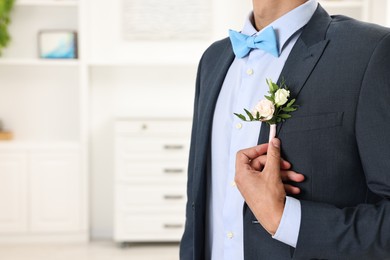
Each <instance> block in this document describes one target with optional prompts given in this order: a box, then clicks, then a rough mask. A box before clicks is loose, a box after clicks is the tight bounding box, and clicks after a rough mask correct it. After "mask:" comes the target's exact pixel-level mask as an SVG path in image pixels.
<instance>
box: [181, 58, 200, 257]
mask: <svg viewBox="0 0 390 260" xmlns="http://www.w3.org/2000/svg"><path fill="white" fill-rule="evenodd" d="M202 60H203V58H202V59H201V61H200V63H199V67H198V72H197V77H196V88H195V99H194V112H193V122H192V131H191V145H190V154H189V162H188V177H187V204H186V223H185V229H184V234H183V237H182V239H181V241H180V259H182V260H189V259H193V255H194V254H193V252H194V248H193V247H194V241H193V237H194V215H193V194H192V183H193V174H194V155H195V150H196V135H197V134H196V133H197V125H198V116H199V115H198V100H199V93H200V71H201V63H202Z"/></svg>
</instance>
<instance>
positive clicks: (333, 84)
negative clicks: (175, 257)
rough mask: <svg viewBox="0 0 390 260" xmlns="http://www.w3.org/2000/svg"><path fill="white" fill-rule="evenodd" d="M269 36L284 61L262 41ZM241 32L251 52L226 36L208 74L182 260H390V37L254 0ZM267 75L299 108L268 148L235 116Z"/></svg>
mask: <svg viewBox="0 0 390 260" xmlns="http://www.w3.org/2000/svg"><path fill="white" fill-rule="evenodd" d="M270 27H272V28H273V31H274V34H275V35H276V45H275V46H276V52H275V51H274V50H275V49H272V48H271V49H272V50H271V51H270V50H269V48H268V49H267V48H265V49H257V46H255V44H254V42H255V41H257V40H258V39H260V40H259V42H261V41H267V39H266V38H264V39H263V38H261V37H263V36H261V34H262V32H264V31H266V30H268V29H267V28H270ZM268 31H269V30H268ZM242 34H243V35H244V36H242V37H244V38H245V41H246V43H247V48H248V49H250V51H248V53H242V52H241V53H240V51H237V50H243V49H242V48H241V49H240V48H238V47H234V48H232V43H231V41H230V40H229V39H224V40H221V41H218V42H216V43H214V44H213V45H211V46H210V47H209V48H208V49H207V50H206V52H205V53H204V55H203V57H202V59H201V62H200V65H199V69H198V75H197V82H196V93H195V107H194V118H193V120H194V121H193V129H192V139H191V150H190V162H189V167H188V187H187V189H188V192H187V196H188V203H187V209H186V211H187V212H186V217H187V220H186V226H185V232H184V235H183V238H182V241H181V245H180V258H181V259H182V260H204V259H213V260H215V259H217V260H223V259H234V260H240V259H245V260H252V259H253V260H254V259H266V260H268V259H277V260H283V259H364V260H366V259H375V260H376V259H390V148H389V145H390V30H389V29H387V28H383V27H380V26H376V25H371V24H366V23H362V22H358V21H356V20H353V19H350V18H348V17H344V16H333V17H330V16H329V15H328V14H327V13H326V12H325V11H324V10H323V8H322V7H321V6H320V5H317V3H316V2H315V0H308V1H306V0H254V1H253V14H252V15H251V16H250V17H249V18H248V21H247V23H246V25H245V26H244V29H243V30H242ZM245 35H246V36H245ZM251 35H253V36H255V37H257V36H259V37H260V38H256V39H255V40H253V39H252V38H249V37H250V36H251ZM271 35H272V33H271ZM240 37H241V36H240ZM247 37H248V38H247ZM233 49H234V50H235V52H236V57H235V56H234V53H233ZM244 49H245V48H244ZM266 78H271V79H273V80H275V81H278V82H279V83H280V82H281V81H282V79H283V80H284V81H285V83H286V85H287V86H288V87H289V89H290V93H291V96H292V97H294V98H296V104H298V105H299V108H298V110H297V111H295V112H293V113H292V118H290V119H288V120H287V121H285V122H284V123H280V124H278V129H277V136H278V139H273V141H271V143H270V144H266V143H267V142H268V133H269V127H268V125H267V124H265V123H262V124H261V127H260V125H259V124H258V123H253V122H251V123H245V122H239V121H237V120H238V118H235V116H234V115H233V113H234V112H241V111H242V108H251V107H253V105H254V104H255V103H253V102H255V101H257V100H258V99H259V98H261V97H262V96H263V94H264V93H265V92H266V91H265V90H264V89H265V88H264V87H263V85H264V84H263V82H264V79H266ZM260 86H262V89H261V88H260ZM257 93H259V94H257ZM256 144H260V145H258V146H255V145H256ZM248 147H252V148H248ZM237 152H238V153H237ZM236 154H237V156H236ZM281 158H283V159H281ZM301 174H302V175H301ZM303 176H304V177H303ZM303 179H304V180H303ZM232 180H235V182H233V181H232ZM286 193H288V196H286Z"/></svg>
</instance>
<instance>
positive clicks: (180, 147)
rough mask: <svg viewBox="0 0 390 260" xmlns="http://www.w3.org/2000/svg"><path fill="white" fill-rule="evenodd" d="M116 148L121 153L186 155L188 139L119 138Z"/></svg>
mask: <svg viewBox="0 0 390 260" xmlns="http://www.w3.org/2000/svg"><path fill="white" fill-rule="evenodd" d="M116 144H117V147H118V149H119V151H120V152H123V153H131V154H134V153H148V156H153V154H150V152H158V153H167V154H179V155H180V154H188V151H189V146H190V140H189V138H178V137H170V138H168V137H149V138H147V137H133V136H132V137H128V136H119V137H117V140H116Z"/></svg>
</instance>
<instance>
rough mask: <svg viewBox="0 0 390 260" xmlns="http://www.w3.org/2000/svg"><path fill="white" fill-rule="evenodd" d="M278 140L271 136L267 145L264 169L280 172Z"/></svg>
mask: <svg viewBox="0 0 390 260" xmlns="http://www.w3.org/2000/svg"><path fill="white" fill-rule="evenodd" d="M280 160H281V159H280V140H279V139H277V138H273V139H272V140H271V142H270V144H269V146H268V150H267V161H266V163H265V167H264V170H267V171H268V170H269V171H271V172H280Z"/></svg>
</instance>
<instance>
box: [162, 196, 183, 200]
mask: <svg viewBox="0 0 390 260" xmlns="http://www.w3.org/2000/svg"><path fill="white" fill-rule="evenodd" d="M183 198H184V196H183V195H164V199H166V200H181V199H183Z"/></svg>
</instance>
